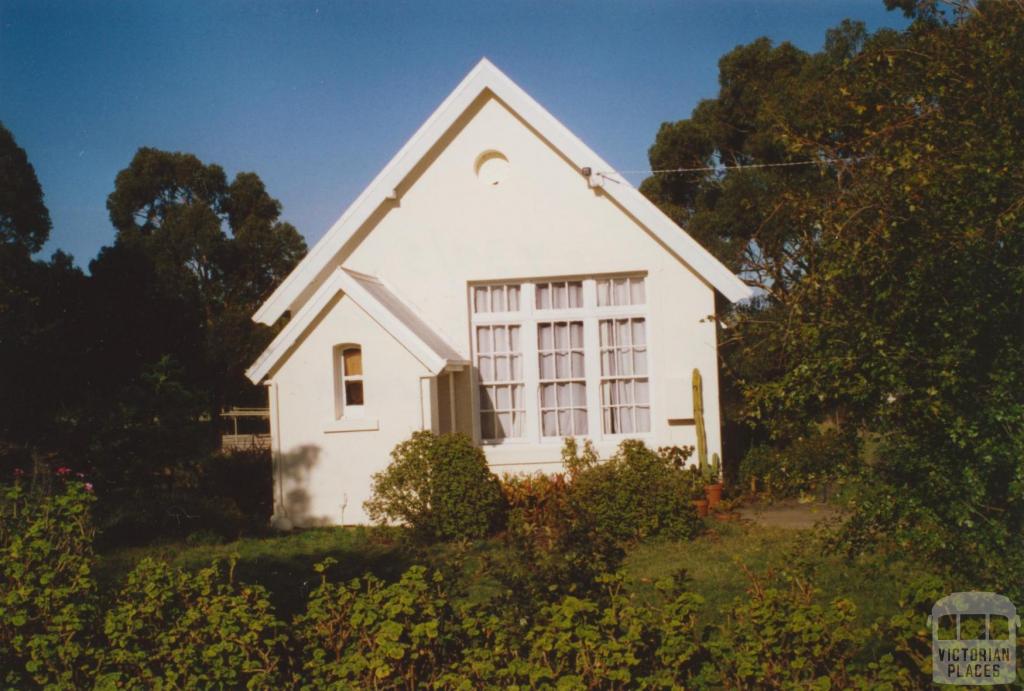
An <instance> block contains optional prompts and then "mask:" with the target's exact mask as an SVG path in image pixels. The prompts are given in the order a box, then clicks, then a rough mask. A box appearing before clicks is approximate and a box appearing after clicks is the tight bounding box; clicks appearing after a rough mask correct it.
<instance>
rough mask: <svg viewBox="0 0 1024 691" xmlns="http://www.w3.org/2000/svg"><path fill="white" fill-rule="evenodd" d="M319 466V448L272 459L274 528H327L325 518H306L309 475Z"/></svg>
mask: <svg viewBox="0 0 1024 691" xmlns="http://www.w3.org/2000/svg"><path fill="white" fill-rule="evenodd" d="M319 462H320V447H319V446H315V445H313V444H306V445H303V446H299V447H296V448H294V449H292V450H291V451H288V452H287V453H280V454H276V455H275V456H274V516H273V518H271V524H272V525H273V526H274V527H275V528H279V529H282V530H288V529H290V528H292V527H294V526H299V525H301V526H316V525H327V524H328V523H329V522H330V521H329V519H327V518H326V517H316V516H311V515H310V504H311V503H312V502H311V499H310V495H309V485H310V479H309V478H310V472H311V471H312V469H313V467H314V466H316V465H317V464H318V463H319Z"/></svg>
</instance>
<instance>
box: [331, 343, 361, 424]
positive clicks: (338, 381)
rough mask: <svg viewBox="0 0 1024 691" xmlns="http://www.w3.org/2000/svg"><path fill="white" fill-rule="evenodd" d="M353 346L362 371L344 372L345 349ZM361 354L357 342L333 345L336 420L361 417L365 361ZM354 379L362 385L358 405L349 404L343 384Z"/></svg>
mask: <svg viewBox="0 0 1024 691" xmlns="http://www.w3.org/2000/svg"><path fill="white" fill-rule="evenodd" d="M353 348H358V349H359V364H360V367H361V369H362V373H361V374H358V375H349V374H346V373H345V351H346V350H351V349H353ZM363 355H364V353H363V346H362V345H361V344H359V343H341V344H339V345H336V346H334V382H335V383H334V418H335V419H336V420H347V419H351V418H361V417H362V416H363V413H364V412H365V410H366V361H365V360H364V358H363ZM356 381H358V382H360V383H361V384H362V385H363V402H362V403H360V404H358V405H349V402H348V395H347V394H346V391H345V384H346V383H348V382H356Z"/></svg>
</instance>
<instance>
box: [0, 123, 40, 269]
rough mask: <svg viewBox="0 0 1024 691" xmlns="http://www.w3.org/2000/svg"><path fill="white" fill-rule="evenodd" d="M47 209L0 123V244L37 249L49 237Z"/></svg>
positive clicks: (29, 250)
mask: <svg viewBox="0 0 1024 691" xmlns="http://www.w3.org/2000/svg"><path fill="white" fill-rule="evenodd" d="M50 227H51V223H50V211H49V210H48V209H47V208H46V205H45V204H44V203H43V188H42V187H40V185H39V180H38V179H37V178H36V171H35V168H33V167H32V164H31V163H29V161H28V155H27V154H26V153H25V150H24V149H22V148H21V147H20V146H18V143H17V142H16V141H14V135H13V134H11V132H10V130H8V129H7V128H6V127H4V125H3V123H0V245H5V246H14V247H20V248H21V249H23V250H25V251H26V252H27V253H28V254H33V253H35V252H38V251H39V250H40V249H42V247H43V243H45V242H46V239H47V238H48V237H49V236H50Z"/></svg>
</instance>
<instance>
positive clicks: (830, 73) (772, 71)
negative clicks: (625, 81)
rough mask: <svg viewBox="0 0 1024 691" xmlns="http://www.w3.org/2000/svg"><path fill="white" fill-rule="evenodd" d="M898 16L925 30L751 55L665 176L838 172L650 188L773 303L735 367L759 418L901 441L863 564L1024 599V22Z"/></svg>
mask: <svg viewBox="0 0 1024 691" xmlns="http://www.w3.org/2000/svg"><path fill="white" fill-rule="evenodd" d="M893 4H894V5H899V6H900V7H903V8H904V9H908V10H910V11H911V13H912V14H913V16H915V17H916V21H915V22H914V23H913V24H912V25H911V26H910V28H908V29H907V30H906V31H904V32H901V33H896V32H892V31H883V32H879V33H877V34H875V35H872V36H867V35H865V34H864V32H863V30H862V29H861V28H858V27H856V26H854V25H850V24H847V25H844V26H841V27H840V28H839V29H837V30H835V31H833V32H830V35H829V37H828V42H827V45H826V48H825V50H824V51H823V52H821V53H818V54H815V55H806V54H801V53H800V52H799V51H795V49H792V48H791V47H787V46H785V45H782V46H779V47H772V46H771V45H770V44H768V43H767V42H766V41H759V42H755V43H754V44H752V45H750V46H744V47H741V48H738V49H737V50H736V51H734V52H733V53H731V54H730V55H728V56H726V57H725V58H724V59H723V60H722V63H721V69H722V94H721V96H720V97H719V99H716V100H715V101H712V102H709V103H705V104H702V105H701V106H700V107H698V108H697V110H696V111H695V112H694V115H693V117H692V118H691V119H690V120H688V121H684V122H683V123H678V124H676V125H667V126H665V127H663V129H662V132H661V133H659V136H658V140H657V142H656V143H655V146H654V147H653V148H652V151H651V158H652V164H653V165H654V167H656V168H661V167H666V166H668V167H676V166H678V165H694V164H695V163H696V164H706V163H708V162H711V163H714V162H716V161H721V162H722V163H725V164H735V163H772V162H786V161H807V160H816V161H821V164H820V165H813V166H794V167H792V168H761V169H754V170H730V171H728V172H727V173H724V174H711V175H705V176H703V177H697V178H695V177H693V176H690V177H688V178H685V179H681V180H678V181H677V180H676V179H675V177H673V176H656V177H654V178H652V180H650V181H648V182H647V183H645V187H644V189H645V191H646V192H648V194H650V195H651V196H652V198H653V199H655V200H656V201H657V202H658V203H660V204H662V205H663V208H666V209H668V210H669V212H670V213H672V214H673V215H674V216H675V217H676V218H679V219H680V220H683V221H684V222H685V224H686V225H687V226H688V227H689V228H690V229H692V230H693V231H694V232H695V234H697V235H698V236H699V237H701V238H702V239H705V238H706V237H710V240H711V241H710V242H708V243H707V244H708V245H709V246H710V247H711V248H712V249H713V250H714V251H716V252H718V253H719V256H720V257H722V258H723V260H724V261H726V262H727V263H729V264H730V265H731V266H732V267H734V268H737V269H740V270H742V271H744V275H745V276H746V277H747V278H748V279H750V280H751V281H752V282H754V283H755V284H757V285H759V286H760V287H762V288H763V290H764V295H763V297H762V298H761V299H760V300H759V302H758V303H756V304H754V305H753V306H746V307H744V308H741V309H740V310H739V311H738V312H737V313H736V315H735V316H734V318H735V319H736V321H737V324H736V326H737V328H736V329H735V330H733V331H732V332H731V336H730V337H729V342H728V343H727V346H726V353H727V361H728V370H727V372H728V373H729V375H730V376H731V377H732V379H733V381H735V382H736V383H737V384H738V386H737V388H738V389H739V390H741V391H742V394H743V397H742V399H741V400H740V401H738V408H739V410H738V412H739V413H740V414H742V415H744V416H745V417H746V418H747V419H748V420H750V421H752V422H754V423H756V424H758V425H759V426H760V428H761V429H762V430H764V432H765V433H767V434H769V435H770V436H772V437H773V438H775V439H777V440H779V441H781V442H783V443H788V440H791V439H794V438H796V437H799V436H801V435H804V434H806V433H807V431H808V426H809V425H810V424H813V423H817V422H819V421H822V420H825V419H830V420H832V421H833V422H835V423H837V424H839V425H840V426H843V427H850V428H852V429H855V430H858V431H860V432H861V433H871V435H872V437H873V438H878V439H879V440H880V444H881V445H880V448H879V451H878V452H877V453H876V454H875V455H876V456H877V461H876V462H875V463H874V464H873V465H871V466H870V467H868V468H867V469H866V470H865V473H866V477H865V482H864V483H863V484H864V489H863V491H862V493H861V495H860V498H859V500H858V501H857V503H856V506H855V508H856V512H855V518H854V520H853V521H852V522H851V523H850V525H849V530H848V533H847V536H846V541H845V543H846V544H847V545H848V546H853V547H856V546H859V545H862V544H864V543H865V542H872V543H874V542H877V541H878V540H879V539H886V540H891V541H892V542H893V544H895V545H896V546H898V548H901V549H907V548H912V549H917V550H919V551H920V552H922V553H924V554H925V555H927V556H929V557H931V558H935V559H938V560H942V561H944V562H946V563H950V564H956V565H957V567H958V568H959V569H961V570H962V571H963V572H964V573H971V574H973V575H974V577H975V579H976V581H975V584H976V585H978V586H982V585H984V586H987V587H992V588H994V589H1000V588H1001V589H1003V590H1004V591H1006V592H1018V593H1019V592H1020V579H1019V574H1020V573H1021V570H1022V568H1024V562H1022V559H1024V301H1022V300H1021V299H1020V296H1021V295H1022V294H1024V216H1022V213H1024V212H1022V199H1024V149H1022V146H1021V142H1022V141H1024V136H1022V135H1024V129H1022V128H1024V117H1022V116H1021V112H1022V111H1021V103H1022V102H1024V100H1022V96H1024V81H1022V80H1024V11H1022V10H1021V7H1020V6H1019V4H1015V3H1000V2H981V3H977V5H975V6H973V7H971V8H970V10H969V11H964V12H960V11H953V12H949V13H945V14H944V13H943V12H942V11H941V7H940V6H938V5H935V4H934V3H917V4H912V3H893ZM748 96H749V97H748ZM698 135H699V136H698ZM708 141H710V142H711V144H708ZM837 159H839V161H837ZM733 189H736V190H741V189H742V190H743V191H742V192H741V193H739V194H738V195H737V196H730V193H731V192H732V190H733ZM735 412H736V409H735V408H734V413H735Z"/></svg>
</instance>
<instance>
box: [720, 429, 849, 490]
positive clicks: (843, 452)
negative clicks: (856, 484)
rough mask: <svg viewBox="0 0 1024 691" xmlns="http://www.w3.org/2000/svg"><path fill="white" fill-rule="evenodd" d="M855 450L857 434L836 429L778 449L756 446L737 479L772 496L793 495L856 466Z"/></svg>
mask: <svg viewBox="0 0 1024 691" xmlns="http://www.w3.org/2000/svg"><path fill="white" fill-rule="evenodd" d="M857 453H858V447H857V441H856V438H855V437H854V436H853V435H850V434H845V433H842V432H839V431H837V430H835V429H827V430H824V431H820V432H814V433H812V434H809V435H807V436H805V437H800V438H799V439H796V440H795V441H793V442H791V443H790V444H789V445H788V446H786V447H784V448H781V449H779V448H776V447H774V446H768V445H760V446H755V447H754V448H752V449H751V450H750V451H748V452H747V455H746V456H744V458H743V461H742V462H741V463H740V481H741V483H743V486H744V487H749V486H751V484H752V483H756V484H757V486H758V488H759V489H761V490H762V491H764V492H765V493H766V494H768V495H769V496H771V497H775V498H780V499H781V498H787V497H795V496H798V495H801V494H806V493H809V492H813V491H815V490H818V489H820V488H823V487H827V486H829V485H831V484H833V483H835V482H836V481H838V480H840V479H842V478H845V477H847V476H848V475H849V474H850V473H851V472H852V471H853V470H855V469H856V465H855V462H856V460H857Z"/></svg>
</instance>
